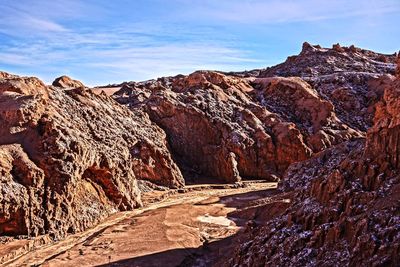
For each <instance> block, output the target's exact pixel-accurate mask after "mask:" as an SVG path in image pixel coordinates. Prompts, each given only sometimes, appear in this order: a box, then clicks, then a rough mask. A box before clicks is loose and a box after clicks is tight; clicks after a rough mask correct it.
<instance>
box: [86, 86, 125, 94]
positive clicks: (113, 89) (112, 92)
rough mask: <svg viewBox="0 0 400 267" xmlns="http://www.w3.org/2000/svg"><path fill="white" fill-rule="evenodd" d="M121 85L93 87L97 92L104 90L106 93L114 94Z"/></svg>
mask: <svg viewBox="0 0 400 267" xmlns="http://www.w3.org/2000/svg"><path fill="white" fill-rule="evenodd" d="M119 89H121V87H104V88H91V89H90V90H92V91H93V92H94V93H95V94H100V93H101V92H102V91H104V93H106V95H112V94H114V93H115V92H117V91H118V90H119Z"/></svg>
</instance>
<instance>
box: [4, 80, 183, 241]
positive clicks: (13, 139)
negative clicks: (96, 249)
mask: <svg viewBox="0 0 400 267" xmlns="http://www.w3.org/2000/svg"><path fill="white" fill-rule="evenodd" d="M33 81H34V82H32V81H31V80H30V78H20V77H12V78H5V79H2V80H0V84H2V86H1V87H0V88H2V90H1V91H0V124H1V125H2V127H1V129H0V153H2V155H3V156H2V158H1V165H0V167H1V170H0V174H1V183H2V184H1V191H0V199H1V200H2V201H1V207H0V234H1V235H16V234H21V235H30V236H35V235H38V234H44V233H51V234H53V236H54V237H58V236H63V235H64V234H65V233H67V232H76V231H81V230H83V229H85V228H87V227H89V226H92V225H93V224H94V223H96V222H98V221H99V220H100V219H102V218H104V217H105V216H108V215H109V214H111V213H113V212H115V211H117V210H129V209H133V208H135V207H138V206H140V205H141V200H140V192H139V189H138V186H137V181H136V178H140V179H147V180H150V181H152V182H154V183H158V184H161V185H166V186H170V187H179V186H182V185H183V183H184V181H183V177H182V175H181V173H180V170H179V169H178V167H177V166H176V165H175V163H174V161H173V159H172V157H171V155H170V153H169V151H168V148H167V144H166V136H165V133H164V132H163V131H162V130H161V129H160V128H159V127H157V126H155V125H154V124H152V123H151V122H150V120H149V118H148V116H147V115H146V114H144V113H142V112H139V111H136V112H131V111H129V110H128V109H127V108H125V107H123V106H120V105H119V104H117V103H116V102H115V101H114V100H113V99H111V98H109V97H108V96H106V95H95V94H94V93H92V92H91V91H89V90H86V89H84V88H81V89H73V90H57V89H54V88H52V87H49V88H47V87H45V86H43V84H42V83H41V82H37V81H38V80H37V79H34V80H33ZM4 84H6V85H9V84H11V85H12V86H3V85H4Z"/></svg>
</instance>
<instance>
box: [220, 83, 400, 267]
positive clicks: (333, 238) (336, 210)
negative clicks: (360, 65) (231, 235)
mask: <svg viewBox="0 0 400 267" xmlns="http://www.w3.org/2000/svg"><path fill="white" fill-rule="evenodd" d="M383 79H385V80H386V79H387V78H386V77H383ZM377 84H379V83H377ZM379 90H380V89H379ZM399 92H400V80H399V79H397V80H394V79H391V82H390V83H386V84H385V88H384V94H383V98H382V99H381V100H380V101H379V102H378V103H377V107H376V113H375V117H374V122H373V127H372V128H371V129H370V130H368V134H367V138H366V141H364V140H363V139H359V140H354V141H347V142H343V143H341V144H339V145H337V146H335V147H332V148H329V149H327V150H325V151H323V152H321V153H319V154H317V155H315V156H314V157H313V158H311V159H309V160H307V161H304V162H299V163H296V164H292V165H291V166H290V167H289V168H288V171H287V172H286V173H285V176H284V178H283V180H282V183H281V188H282V191H283V193H282V195H284V196H286V197H289V198H290V199H291V202H292V204H291V205H290V207H289V208H288V209H287V210H286V211H285V212H284V213H283V215H281V216H278V217H276V218H273V219H271V220H269V221H263V222H259V223H260V224H262V225H259V226H258V227H255V228H254V229H252V230H249V232H248V234H247V236H244V237H243V240H242V243H241V244H240V245H238V246H237V249H236V251H235V252H234V255H235V256H234V255H232V257H233V259H232V260H231V261H230V262H229V263H227V264H225V265H227V266H271V265H273V266H287V265H288V264H289V265H293V266H362V265H365V266H398V263H399V262H400V235H399V230H400V228H399V227H400V205H399V200H400V197H399V196H400V194H399V192H400V191H399V190H400V176H399V167H400V163H399V157H400V150H399V145H398V143H399V142H398V139H399V131H400V130H399V129H400V128H399V123H400V120H399V114H400V112H399V107H400V101H399ZM278 197H279V196H278ZM260 209H261V210H264V211H265V212H267V211H268V205H267V206H264V207H260ZM255 219H257V218H255Z"/></svg>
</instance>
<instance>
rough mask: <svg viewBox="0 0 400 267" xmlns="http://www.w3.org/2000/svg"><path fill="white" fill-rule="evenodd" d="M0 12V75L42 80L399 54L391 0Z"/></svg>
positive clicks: (156, 2)
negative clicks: (350, 49) (316, 52)
mask: <svg viewBox="0 0 400 267" xmlns="http://www.w3.org/2000/svg"><path fill="white" fill-rule="evenodd" d="M0 14H1V15H0V70H3V71H7V72H10V73H14V74H18V75H26V76H37V77H39V78H41V79H42V80H43V81H45V82H46V83H51V82H52V81H53V80H54V78H56V77H58V76H61V75H64V74H65V75H68V76H71V77H72V78H74V79H78V80H81V81H83V82H84V83H85V84H86V85H89V86H95V85H105V84H109V83H120V82H122V81H142V80H147V79H152V78H157V77H161V76H169V75H176V74H180V73H182V74H188V73H191V72H193V71H195V70H198V69H209V70H223V71H239V70H250V69H255V68H264V67H267V66H272V65H275V64H278V63H280V62H283V61H284V60H285V59H286V58H287V56H290V55H294V54H298V53H299V52H300V50H301V45H302V43H303V42H304V41H308V42H310V43H312V44H320V45H322V46H324V47H331V46H332V44H334V43H340V44H341V45H345V46H349V45H351V44H354V45H356V46H358V47H362V48H365V49H371V50H374V51H377V52H381V53H388V54H389V53H390V54H392V53H394V52H397V51H399V49H400V27H399V25H400V0H353V1H351V0H330V1H325V0H318V1H317V0H287V1H282V0H281V1H278V0H264V1H262V0H112V1H111V0H0Z"/></svg>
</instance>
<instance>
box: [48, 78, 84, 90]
mask: <svg viewBox="0 0 400 267" xmlns="http://www.w3.org/2000/svg"><path fill="white" fill-rule="evenodd" d="M52 85H53V86H55V87H61V88H69V89H71V88H80V87H85V85H83V83H81V82H80V81H77V80H73V79H71V78H70V77H68V76H65V75H64V76H61V77H58V78H56V79H55V80H54V81H53V83H52Z"/></svg>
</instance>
